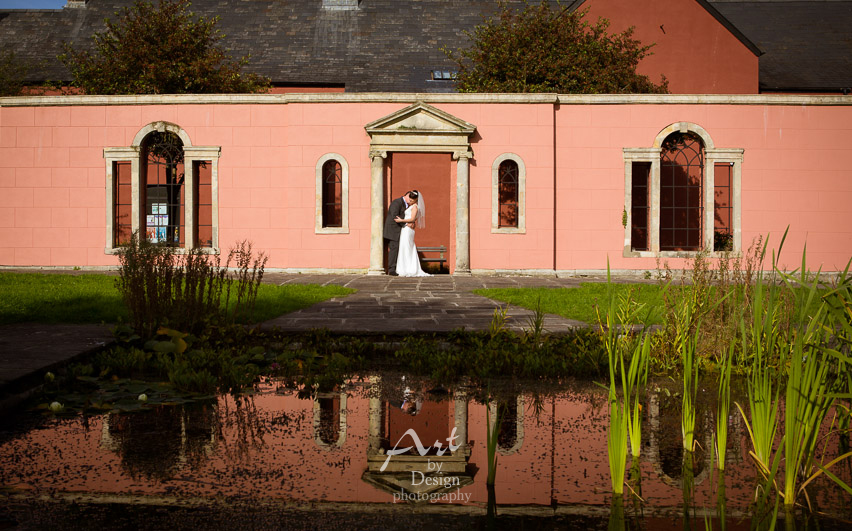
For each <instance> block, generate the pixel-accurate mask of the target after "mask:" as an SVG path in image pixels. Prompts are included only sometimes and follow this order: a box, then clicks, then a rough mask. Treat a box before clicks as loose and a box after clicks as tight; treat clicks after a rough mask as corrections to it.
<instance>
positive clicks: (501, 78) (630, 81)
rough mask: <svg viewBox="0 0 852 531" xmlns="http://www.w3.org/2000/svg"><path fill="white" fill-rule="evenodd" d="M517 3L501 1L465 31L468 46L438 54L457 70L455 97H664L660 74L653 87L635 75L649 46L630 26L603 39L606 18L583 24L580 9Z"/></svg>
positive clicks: (665, 90)
mask: <svg viewBox="0 0 852 531" xmlns="http://www.w3.org/2000/svg"><path fill="white" fill-rule="evenodd" d="M523 5H524V8H523V10H515V9H513V8H512V7H511V6H510V5H509V4H508V3H507V2H506V1H505V0H501V1H500V2H499V4H498V8H497V13H496V15H495V16H494V17H492V18H486V19H484V21H483V23H482V24H480V25H478V26H476V27H475V28H474V29H473V31H468V32H465V34H466V35H467V36H468V38H469V39H470V40H471V43H472V44H471V46H470V47H469V48H466V49H459V50H456V51H452V50H447V49H444V52H445V53H446V54H447V56H448V57H449V58H450V60H452V61H453V62H454V63H456V65H457V70H458V73H457V76H456V88H457V90H458V91H459V92H556V93H561V94H596V93H597V94H601V93H602V94H614V93H666V92H668V82H667V81H666V79H665V76H663V78H662V80H661V83H660V84H659V85H655V84H654V83H652V82H651V80H650V79H648V77H647V76H643V75H640V74H637V73H636V67H637V65H638V64H639V61H640V60H641V59H642V58H643V57H645V56H646V55H648V54H649V51H648V50H650V48H651V47H652V46H653V45H649V46H642V43H641V42H640V41H638V40H636V39H633V37H632V36H633V28H632V27H631V28H629V29H628V30H626V31H624V32H622V33H616V34H613V35H610V34H608V33H607V29H608V27H609V21H608V20H606V19H603V18H599V19H598V21H597V22H596V23H595V24H594V25H592V24H589V23H588V22H586V21H585V19H584V18H585V16H586V14H587V13H588V10H584V11H569V8H568V7H566V6H561V5H559V3H558V2H557V6H556V7H555V8H553V7H551V6H550V4H549V3H548V2H546V1H542V2H541V3H540V4H538V5H533V4H530V3H529V2H528V1H527V0H524V2H523Z"/></svg>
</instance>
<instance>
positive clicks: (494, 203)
mask: <svg viewBox="0 0 852 531" xmlns="http://www.w3.org/2000/svg"><path fill="white" fill-rule="evenodd" d="M506 160H512V161H514V162H515V163H516V164H517V165H518V226H517V227H501V226H500V198H499V185H500V182H499V178H500V175H499V174H500V164H501V163H502V162H503V161H506ZM526 190H527V168H526V165H524V159H522V158H521V157H520V156H519V155H517V154H515V153H503V154H502V155H500V156H498V157H497V158H496V159H494V163H493V164H492V165H491V232H492V233H493V234H526V232H527V207H526V204H527V200H526V197H527V192H526Z"/></svg>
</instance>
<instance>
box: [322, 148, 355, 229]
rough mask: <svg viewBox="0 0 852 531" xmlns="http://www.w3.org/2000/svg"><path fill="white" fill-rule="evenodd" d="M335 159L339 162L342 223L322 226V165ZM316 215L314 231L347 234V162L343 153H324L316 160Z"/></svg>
mask: <svg viewBox="0 0 852 531" xmlns="http://www.w3.org/2000/svg"><path fill="white" fill-rule="evenodd" d="M330 160H336V161H337V162H339V163H340V172H341V176H340V180H341V201H342V202H343V206H342V212H341V215H342V216H343V223H342V226H340V227H323V226H322V185H323V182H322V181H323V175H322V167H323V165H325V163H326V162H328V161H330ZM316 184H317V194H316V215H315V216H314V219H315V226H314V233H316V234H349V163H348V162H346V159H345V158H344V157H343V155H340V154H338V153H326V154H325V155H323V156H322V157H320V158H319V160H317V165H316Z"/></svg>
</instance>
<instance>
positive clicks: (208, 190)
mask: <svg viewBox="0 0 852 531" xmlns="http://www.w3.org/2000/svg"><path fill="white" fill-rule="evenodd" d="M219 152H220V148H219V147H216V146H193V145H192V143H191V142H190V139H189V135H187V134H186V132H185V131H184V130H183V129H181V128H180V127H179V126H177V125H175V124H171V123H168V122H154V123H151V124H148V125H147V126H145V127H143V128H142V129H141V130H140V131H139V132H138V133H137V134H136V137H135V138H134V139H133V143H132V144H131V145H130V146H127V147H110V148H104V158H105V159H106V173H107V175H106V177H107V178H106V193H107V220H106V221H107V245H106V252H107V253H108V254H111V253H115V252H116V248H117V247H119V246H121V245H125V244H126V243H128V242H129V241H130V237H131V235H132V234H133V233H134V232H138V233H139V235H140V237H142V238H145V239H147V240H148V241H150V242H155V243H160V244H163V245H169V246H174V247H179V248H183V249H187V248H191V247H202V248H208V249H210V250H211V251H212V252H218V249H217V246H218V221H219V217H218V201H217V197H216V194H215V190H216V188H217V186H218V184H217V183H218V168H219Z"/></svg>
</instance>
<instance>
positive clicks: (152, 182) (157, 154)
mask: <svg viewBox="0 0 852 531" xmlns="http://www.w3.org/2000/svg"><path fill="white" fill-rule="evenodd" d="M141 177H142V179H141V185H142V186H141V191H142V193H143V194H144V199H143V201H142V203H143V205H144V208H143V210H142V216H143V218H144V219H143V223H142V225H143V226H144V227H145V231H144V236H145V239H146V240H148V241H149V242H151V243H162V244H164V245H168V246H170V247H183V246H184V243H185V242H186V209H185V205H186V193H185V192H186V191H185V188H184V184H185V181H186V175H185V171H184V164H183V142H181V140H180V137H178V136H177V135H176V134H174V133H172V132H169V131H163V132H159V131H154V132H152V133H149V134H148V136H146V137H145V140H144V141H143V142H142V175H141Z"/></svg>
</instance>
